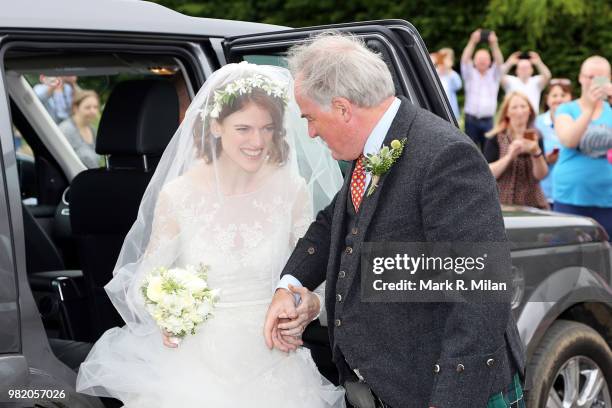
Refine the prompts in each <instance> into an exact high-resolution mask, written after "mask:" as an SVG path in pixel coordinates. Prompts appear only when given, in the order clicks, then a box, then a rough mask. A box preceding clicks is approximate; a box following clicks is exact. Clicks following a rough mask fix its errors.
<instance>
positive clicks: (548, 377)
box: [527, 320, 612, 408]
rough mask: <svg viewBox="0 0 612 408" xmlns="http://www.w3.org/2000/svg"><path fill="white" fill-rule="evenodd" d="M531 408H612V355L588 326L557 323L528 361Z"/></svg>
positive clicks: (567, 322)
mask: <svg viewBox="0 0 612 408" xmlns="http://www.w3.org/2000/svg"><path fill="white" fill-rule="evenodd" d="M528 372H529V375H530V377H531V378H532V386H531V390H530V392H528V393H527V406H528V407H530V408H532V407H533V408H562V407H563V408H565V407H567V408H579V407H592V408H604V407H606V408H612V400H611V397H610V390H611V389H612V352H611V351H610V348H609V347H608V345H607V344H606V342H605V341H604V339H603V338H602V337H601V336H600V335H599V333H597V332H596V331H595V330H593V329H592V328H590V327H589V326H587V325H584V324H582V323H577V322H571V321H566V320H559V321H557V322H555V323H554V324H553V325H552V326H551V327H550V329H549V330H548V331H547V333H546V334H545V335H544V339H543V340H542V342H541V343H540V345H539V346H538V348H537V350H536V351H535V353H534V354H533V357H532V358H531V361H530V362H529V367H528Z"/></svg>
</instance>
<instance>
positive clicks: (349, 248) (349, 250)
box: [345, 246, 353, 255]
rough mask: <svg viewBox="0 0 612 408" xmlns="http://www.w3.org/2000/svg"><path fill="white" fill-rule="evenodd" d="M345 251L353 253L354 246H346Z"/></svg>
mask: <svg viewBox="0 0 612 408" xmlns="http://www.w3.org/2000/svg"><path fill="white" fill-rule="evenodd" d="M345 252H346V253H347V254H349V255H350V254H352V253H353V248H351V247H350V246H349V247H346V249H345Z"/></svg>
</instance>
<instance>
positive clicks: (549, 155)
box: [535, 78, 572, 203]
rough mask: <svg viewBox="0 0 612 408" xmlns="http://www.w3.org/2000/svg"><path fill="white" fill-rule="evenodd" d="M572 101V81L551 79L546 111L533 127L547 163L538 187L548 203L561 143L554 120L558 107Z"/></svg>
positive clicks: (546, 98) (547, 92) (547, 93)
mask: <svg viewBox="0 0 612 408" xmlns="http://www.w3.org/2000/svg"><path fill="white" fill-rule="evenodd" d="M571 100H572V81H570V80H569V79H567V78H553V79H551V80H550V83H549V86H548V90H547V91H546V94H545V101H546V106H547V107H548V110H547V111H546V112H544V113H541V114H539V115H538V117H537V118H536V121H535V127H536V129H538V131H539V132H540V134H541V135H542V140H543V142H544V157H545V158H546V163H548V175H547V176H546V177H544V178H543V179H542V180H541V181H540V187H542V191H543V192H544V195H545V196H546V198H547V199H548V202H549V203H552V202H553V198H552V190H553V182H552V174H553V171H554V166H555V163H556V162H557V159H559V151H560V150H561V142H560V141H559V138H558V137H557V134H556V133H555V126H554V118H555V112H556V110H557V108H558V107H559V105H561V104H562V103H565V102H569V101H571Z"/></svg>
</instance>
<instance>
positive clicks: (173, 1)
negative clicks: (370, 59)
mask: <svg viewBox="0 0 612 408" xmlns="http://www.w3.org/2000/svg"><path fill="white" fill-rule="evenodd" d="M156 2H158V3H160V4H162V5H165V6H167V7H169V8H172V9H174V10H177V11H179V12H181V13H184V14H188V15H193V16H199V17H210V18H224V19H232V20H244V21H254V22H260V23H268V24H277V25H282V26H289V27H304V26H313V25H322V24H334V23H343V22H351V21H366V20H377V19H386V18H395V19H404V20H407V21H409V22H411V23H412V24H413V25H414V26H415V27H416V28H417V29H418V30H419V32H420V33H421V36H422V37H423V39H424V41H425V44H427V47H428V48H429V49H430V50H436V49H439V48H442V47H451V48H453V49H454V50H455V52H456V54H457V58H456V59H458V57H459V56H460V54H461V51H462V50H463V47H464V46H465V43H466V42H467V39H468V37H469V35H470V33H471V32H472V31H473V30H475V29H476V28H478V27H485V28H488V29H492V30H495V32H496V33H497V35H498V37H499V42H500V46H501V49H502V51H503V53H504V56H506V57H507V56H508V55H509V54H510V53H511V52H513V51H517V50H525V51H526V50H534V51H537V52H538V53H539V54H540V55H541V56H542V59H543V60H544V62H545V63H546V64H547V65H548V66H549V67H550V68H551V71H552V72H553V75H554V76H556V77H567V78H570V79H572V80H573V81H574V83H575V84H576V79H577V75H578V70H579V67H580V63H581V62H582V61H583V60H584V59H585V58H586V57H587V56H589V55H593V54H600V55H602V56H604V57H607V58H611V57H612V30H610V24H611V23H612V3H611V2H610V1H609V0H589V1H588V2H585V1H584V0H480V1H478V0H477V1H467V0H457V1H453V2H448V1H442V0H430V1H424V0H414V1H397V0H355V1H351V2H341V1H335V0H317V1H312V0H285V1H283V0H235V1H227V0H210V1H194V0H156Z"/></svg>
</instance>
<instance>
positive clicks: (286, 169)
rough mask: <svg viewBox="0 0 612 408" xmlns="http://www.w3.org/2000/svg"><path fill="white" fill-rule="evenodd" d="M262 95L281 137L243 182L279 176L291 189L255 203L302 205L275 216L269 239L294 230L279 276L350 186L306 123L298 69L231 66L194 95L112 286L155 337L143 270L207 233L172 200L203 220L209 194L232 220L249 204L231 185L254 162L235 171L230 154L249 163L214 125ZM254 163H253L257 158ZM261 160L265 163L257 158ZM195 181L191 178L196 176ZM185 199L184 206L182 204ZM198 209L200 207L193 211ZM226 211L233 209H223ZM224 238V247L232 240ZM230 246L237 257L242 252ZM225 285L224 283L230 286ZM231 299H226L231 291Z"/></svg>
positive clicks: (135, 321)
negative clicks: (297, 90) (319, 215)
mask: <svg viewBox="0 0 612 408" xmlns="http://www.w3.org/2000/svg"><path fill="white" fill-rule="evenodd" d="M256 96H257V97H259V99H260V101H259V102H257V101H255V102H254V103H255V104H256V105H260V108H261V107H262V106H263V108H264V109H267V110H268V111H269V113H270V117H271V118H272V120H273V122H274V126H273V128H274V129H269V131H273V135H272V139H271V141H270V142H269V143H268V145H267V148H266V152H267V153H266V159H265V161H264V164H263V165H261V167H260V168H257V164H254V165H253V166H254V167H253V168H252V169H250V170H248V171H247V172H246V173H248V175H249V177H247V179H246V180H247V182H246V184H245V182H242V188H243V189H245V191H247V192H248V191H250V190H254V191H255V190H257V189H258V188H260V187H261V186H264V185H266V183H268V182H269V180H268V179H270V180H272V181H270V182H275V183H276V184H277V185H281V186H283V188H282V189H278V191H280V192H281V193H279V194H280V195H281V196H282V195H284V196H283V197H280V198H279V194H276V195H274V196H270V197H267V198H265V199H263V200H262V199H261V198H258V200H259V201H257V202H256V203H255V205H257V206H259V207H258V208H262V209H266V208H272V207H270V206H271V205H273V204H275V203H277V202H280V201H277V200H280V199H283V200H284V201H282V202H283V203H286V202H292V203H293V204H292V205H291V207H292V208H289V209H287V210H288V211H286V216H284V215H283V214H285V213H283V214H280V213H282V211H280V213H279V214H274V213H270V214H269V218H270V217H271V218H270V219H272V218H274V217H276V219H274V222H275V224H273V225H275V227H274V228H275V229H274V231H273V233H271V232H270V230H268V231H267V232H266V235H265V236H264V237H263V239H264V240H265V239H272V235H274V236H276V234H277V233H279V232H282V231H283V230H286V232H287V233H288V234H289V235H292V238H291V242H290V243H289V244H288V246H287V248H284V247H282V248H279V250H278V252H277V254H276V255H275V257H277V258H278V259H275V263H274V266H273V268H274V269H275V271H274V273H276V274H277V276H278V274H280V271H281V268H282V266H283V265H284V262H285V261H286V259H287V257H288V255H289V253H290V250H291V248H290V246H291V245H294V244H295V240H296V239H297V238H299V236H294V235H299V234H303V233H304V232H305V228H307V227H308V225H309V223H310V221H311V220H312V219H313V218H314V215H315V214H316V212H317V211H318V210H320V209H322V208H323V207H324V206H325V205H327V204H328V203H329V202H330V201H331V200H332V198H333V196H334V195H335V194H336V192H337V191H338V190H339V189H340V186H341V185H342V176H341V173H340V170H339V168H338V165H337V163H336V162H335V161H334V160H333V159H332V157H331V155H330V153H329V151H328V149H327V148H326V147H325V146H324V145H323V143H321V142H320V140H319V139H318V138H317V139H311V138H309V137H308V134H307V127H306V122H305V121H304V120H303V119H302V118H301V117H300V112H299V108H298V106H297V105H296V103H295V98H294V96H293V80H292V78H291V76H290V74H289V72H288V70H286V69H284V68H279V67H273V66H259V65H253V64H249V63H246V62H243V63H240V64H229V65H226V66H224V67H223V68H221V69H219V70H218V71H216V72H215V73H214V74H213V75H212V76H211V77H210V78H209V79H208V80H207V81H206V83H205V84H204V86H203V87H202V88H201V89H200V91H199V92H198V94H197V95H196V97H195V98H194V100H193V101H192V103H191V105H190V106H189V108H188V110H187V112H186V114H185V119H184V121H183V123H182V124H181V125H180V127H179V129H178V130H177V131H176V133H175V135H174V136H173V138H172V140H171V141H170V143H169V145H168V147H167V148H166V150H165V152H164V154H163V156H162V158H161V160H160V162H159V164H158V166H157V168H156V170H155V173H154V175H153V177H152V180H151V182H150V184H149V186H148V187H147V189H146V192H145V194H144V197H143V199H142V202H141V204H140V208H139V211H138V217H137V220H136V222H135V223H134V225H133V226H132V228H131V230H130V231H129V233H128V234H127V236H126V239H125V242H124V244H123V247H122V249H121V253H120V255H119V258H118V261H117V264H116V267H115V270H114V273H113V275H114V277H113V279H112V280H111V281H110V282H109V283H108V284H107V285H106V287H105V289H106V291H107V293H108V295H109V297H110V299H111V301H112V302H113V304H114V305H115V307H116V308H117V310H118V311H119V313H120V314H121V316H122V317H123V319H124V320H125V322H126V323H127V325H128V327H129V328H130V330H131V331H132V332H133V333H135V334H137V335H146V334H149V333H151V332H153V331H154V330H159V329H158V328H157V326H156V325H155V322H154V321H153V319H152V318H151V316H150V315H149V314H148V313H147V311H146V309H145V308H144V304H143V299H142V295H141V293H140V285H141V279H142V277H143V274H144V273H146V272H147V271H148V270H150V269H152V268H156V267H160V266H171V265H173V264H176V263H180V262H184V260H182V256H183V254H182V252H183V251H184V250H185V248H187V247H189V245H190V244H191V243H192V241H193V240H194V239H195V238H194V237H195V236H196V235H194V234H195V233H196V232H197V231H196V230H195V229H194V227H193V226H190V225H188V224H189V223H187V226H185V225H183V226H178V225H177V224H176V222H174V221H173V220H172V217H170V216H169V214H170V208H173V209H174V211H178V212H180V214H181V216H182V217H183V218H185V217H187V216H191V217H193V218H194V219H203V218H206V216H207V215H209V214H201V213H198V211H201V210H198V208H203V207H202V206H193V205H190V204H191V203H198V205H199V204H201V202H202V201H208V203H207V204H209V205H208V206H207V207H206V208H215V209H216V210H215V211H216V212H215V213H214V214H212V213H211V214H210V216H211V217H212V216H214V217H216V218H219V219H220V218H221V217H224V216H225V217H227V219H232V218H234V217H237V216H238V212H240V211H242V210H240V209H239V207H236V204H235V202H236V200H235V196H232V195H231V193H232V191H233V190H232V189H234V188H235V187H236V185H240V183H238V184H237V183H236V180H234V178H233V174H234V173H240V172H241V171H242V173H244V171H243V170H244V169H243V170H240V169H238V171H236V169H230V170H228V167H227V165H226V164H227V163H225V162H228V163H230V167H231V166H234V167H236V166H238V167H239V164H238V165H237V164H236V163H233V164H232V163H231V160H229V161H228V160H227V159H228V158H229V156H230V154H229V153H231V152H229V147H227V146H225V145H224V143H225V142H224V139H223V137H219V135H216V134H214V129H213V126H212V125H213V124H214V123H217V124H218V123H221V122H222V121H224V120H225V118H224V114H225V113H224V112H225V110H226V109H230V108H231V107H232V105H235V104H237V103H239V100H240V99H241V98H242V99H244V98H246V99H249V98H251V99H253V98H255V97H256ZM262 101H263V102H262ZM251 130H252V129H251ZM240 131H244V132H248V131H249V130H248V129H247V130H244V129H242V130H240ZM255 131H257V130H255ZM226 147H227V152H226V151H225V149H226ZM234 153H235V154H238V155H239V154H246V153H249V154H252V155H255V156H256V155H257V154H258V152H257V151H248V152H246V153H245V152H244V151H238V150H236V151H235V152H234ZM239 159H240V160H242V159H241V158H239ZM224 160H225V162H224ZM245 161H247V162H248V159H245ZM253 161H254V162H257V159H256V158H254V159H253ZM248 163H251V162H248ZM248 163H247V165H249V166H250V165H251V164H248ZM249 172H250V173H249ZM243 179H244V177H243V178H242V179H241V180H243ZM185 180H190V184H188V183H186V182H185ZM243 181H244V180H243ZM185 186H192V187H185ZM199 189H201V193H200V190H199ZM229 197H233V198H234V200H233V202H232V203H231V204H230V203H228V198H229ZM287 199H290V201H287ZM245 200H246V199H245ZM275 200H276V201H275ZM239 202H240V200H238V203H239ZM177 203H179V204H180V206H179V207H180V208H179V209H178V210H177ZM266 206H267V207H266ZM189 211H192V212H194V214H189ZM223 211H225V212H226V213H225V214H223V213H222V212H223ZM232 211H234V213H232ZM274 211H276V210H274ZM300 211H301V212H302V213H303V214H302V215H304V213H306V215H307V217H301V218H300V220H299V222H298V221H296V212H297V213H299V212H300ZM187 219H188V218H187ZM298 224H299V225H298ZM242 225H243V224H240V225H239V226H238V228H241V227H242ZM254 225H257V223H255V224H254ZM244 228H247V227H246V226H245V227H244ZM249 228H250V227H249ZM199 234H200V235H197V237H198V238H197V240H198V241H200V240H202V239H204V240H205V239H207V238H206V236H207V235H206V234H202V233H201V231H200V232H199ZM243 244H244V243H243ZM215 245H217V244H216V243H215ZM218 245H219V248H220V249H219V250H220V251H221V247H222V243H219V244H218ZM228 254H229V255H228V257H231V256H233V255H232V254H231V253H228ZM249 278H250V277H249ZM246 281H247V283H245V285H247V286H248V279H247V280H246ZM224 289H225V288H221V290H222V291H223V290H224ZM245 290H249V288H248V287H246V288H245ZM272 291H273V287H271V288H270V292H269V293H268V294H267V295H266V296H271V295H272ZM254 296H255V295H254ZM257 296H259V297H262V296H264V294H261V293H259V294H257ZM228 298H230V300H234V299H237V300H243V299H242V298H241V297H240V296H239V294H236V293H234V292H231V293H229V295H228ZM221 300H222V301H223V300H224V299H223V292H222V299H221Z"/></svg>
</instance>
